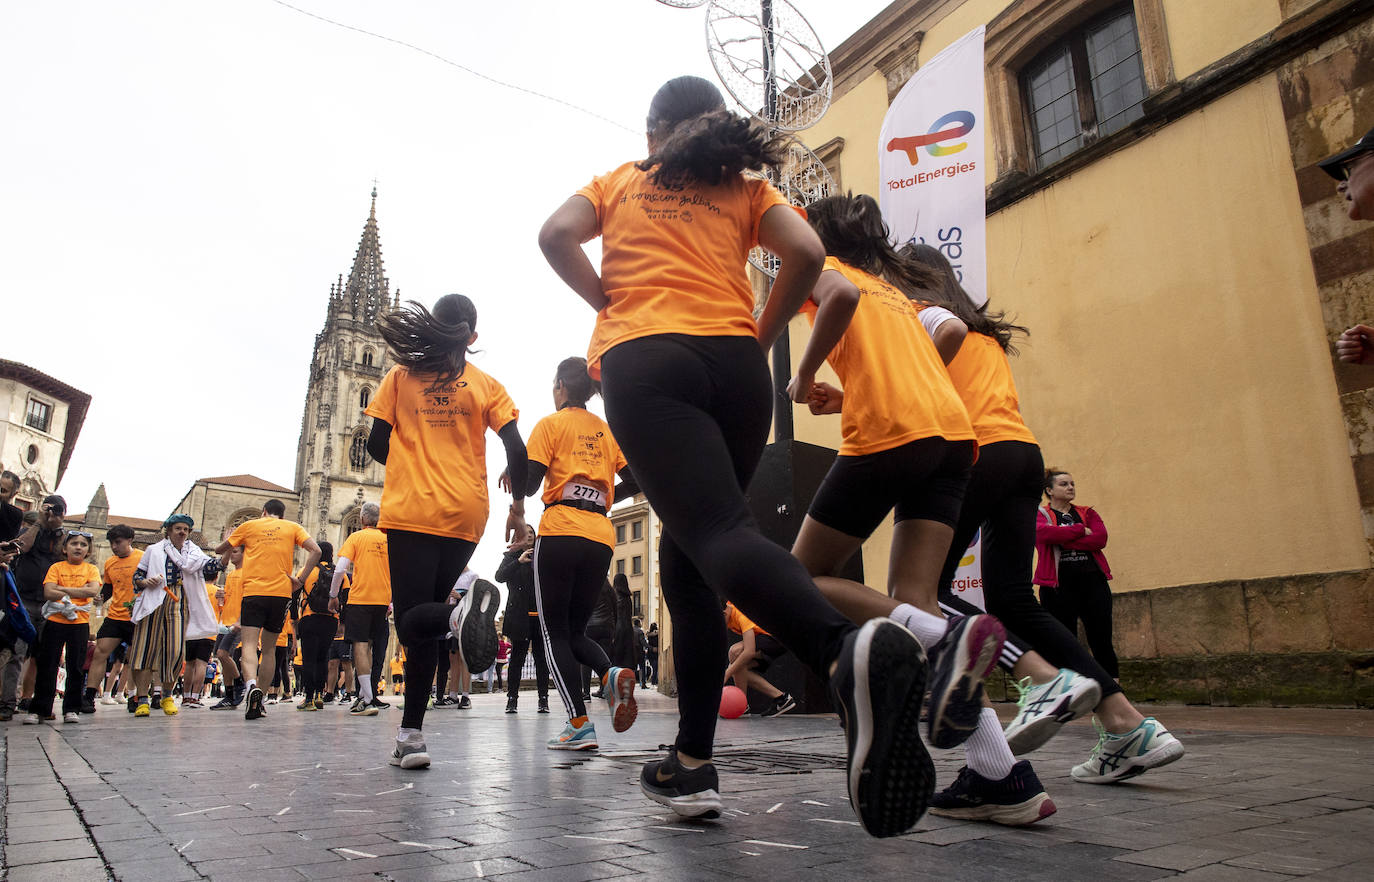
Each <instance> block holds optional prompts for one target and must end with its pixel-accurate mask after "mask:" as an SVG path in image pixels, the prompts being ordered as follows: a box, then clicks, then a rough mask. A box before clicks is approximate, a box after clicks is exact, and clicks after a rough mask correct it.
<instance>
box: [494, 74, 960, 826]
mask: <svg viewBox="0 0 1374 882" xmlns="http://www.w3.org/2000/svg"><path fill="white" fill-rule="evenodd" d="M647 129H648V132H647V134H648V151H649V158H648V159H645V160H643V161H640V162H628V163H626V164H624V165H622V166H620V167H619V168H617V169H615V170H614V171H612V172H610V173H608V174H606V175H604V176H602V177H599V178H596V179H595V180H593V181H592V182H591V183H590V184H589V185H587V186H586V187H584V188H583V189H582V190H580V191H579V192H578V193H577V195H575V196H573V197H572V198H571V199H569V200H568V201H567V202H566V203H564V204H563V205H562V206H561V207H560V208H559V209H558V210H557V211H556V212H554V214H553V216H552V217H550V218H549V219H548V221H546V222H545V224H544V227H543V229H542V230H541V231H540V234H539V244H540V247H541V248H542V249H543V252H544V255H545V257H546V258H547V259H548V261H549V263H550V265H551V266H552V267H553V268H554V270H555V271H556V272H557V273H558V274H559V276H560V277H562V279H563V280H564V281H565V282H567V283H568V285H569V286H570V287H571V288H572V289H573V290H574V291H575V292H576V293H577V294H578V296H580V297H582V299H583V300H585V301H586V302H587V303H588V304H589V305H591V306H592V307H593V308H594V309H596V310H597V312H598V315H597V322H596V329H595V331H594V333H593V335H592V341H591V346H590V349H589V352H588V358H587V360H588V369H589V371H590V373H591V374H592V376H593V377H599V378H600V379H601V382H602V394H603V396H604V397H605V400H606V415H607V418H608V421H609V423H610V427H611V430H612V432H614V434H615V438H616V440H617V442H619V444H620V445H621V448H622V449H623V450H624V452H625V457H626V459H627V460H628V461H629V465H630V468H631V469H632V470H633V472H634V476H635V480H636V481H638V482H639V485H640V487H642V488H643V490H644V493H645V495H646V496H647V497H648V499H649V503H650V504H651V505H652V506H653V507H654V510H655V511H657V512H658V513H659V515H660V516H661V517H662V518H663V524H664V530H663V536H662V541H661V544H660V573H661V575H662V579H663V590H664V596H665V598H666V600H667V603H668V607H669V610H670V611H671V613H672V616H673V623H674V625H675V627H676V628H677V629H678V632H679V633H682V634H691V635H692V638H693V639H691V640H684V641H679V642H678V643H677V644H676V645H675V647H674V649H675V656H674V660H675V663H676V666H677V671H676V673H677V679H678V710H679V714H680V719H679V723H678V734H677V739H676V742H675V744H674V746H673V748H672V749H671V750H670V751H669V753H668V755H667V756H666V757H665V758H663V759H661V760H657V761H654V762H650V763H648V764H647V765H646V766H645V767H644V770H643V772H642V774H641V776H640V786H641V788H642V789H643V791H644V792H645V794H647V795H648V796H649V797H650V798H651V799H653V800H655V801H656V802H660V803H662V804H664V805H667V806H670V807H671V808H672V809H673V810H674V811H676V812H678V813H679V814H683V815H694V816H703V817H716V816H719V813H720V804H721V803H720V795H719V793H718V792H717V786H718V784H717V776H716V770H715V767H714V765H713V764H712V763H711V752H712V743H713V741H714V738H715V723H716V712H717V710H718V708H719V706H720V692H721V685H722V675H723V674H724V670H725V657H726V646H725V642H726V641H725V620H724V618H723V616H722V615H721V607H720V599H719V598H720V596H723V597H725V598H726V599H729V600H732V601H733V602H734V603H735V604H736V605H737V606H738V607H739V608H740V609H741V611H743V612H744V613H745V614H746V615H748V616H749V617H750V618H751V619H753V620H754V621H756V622H758V624H759V625H760V626H762V627H763V628H765V629H766V630H767V631H768V632H769V633H771V634H773V635H775V636H776V637H778V638H779V639H780V640H781V641H782V642H783V644H784V645H785V646H787V647H788V648H789V649H791V650H792V651H793V652H794V653H796V655H797V657H798V658H800V659H801V660H802V661H803V662H805V663H806V664H807V665H808V666H809V667H810V668H811V669H812V670H813V671H815V672H816V674H817V675H819V676H821V677H822V678H829V681H830V689H831V694H832V697H833V699H834V703H835V705H836V707H837V708H838V709H839V711H840V714H841V718H842V721H843V723H844V727H845V732H846V736H847V738H848V741H849V768H848V772H849V793H850V800H851V803H852V805H853V806H854V809H855V811H856V812H857V813H858V815H859V818H860V820H861V821H862V823H863V826H864V828H865V829H866V830H868V832H869V833H871V834H873V835H875V836H891V835H895V834H898V833H901V832H903V831H905V830H907V829H908V828H910V827H911V826H912V825H913V824H914V823H915V822H916V820H917V819H918V818H920V816H921V814H922V813H923V812H924V811H925V807H926V802H927V800H928V798H929V793H930V792H931V790H932V789H933V784H932V783H931V782H932V776H933V767H932V764H931V761H930V756H929V755H928V754H927V753H926V750H925V747H924V746H923V745H922V744H921V741H920V737H919V734H918V733H917V722H918V719H919V715H920V704H921V697H922V692H923V690H924V688H925V660H924V656H923V654H922V652H921V650H920V646H919V644H917V643H916V641H915V640H914V639H913V638H912V636H911V634H910V632H908V631H907V630H906V629H905V628H902V627H900V626H899V625H897V624H895V623H893V622H890V621H887V620H882V621H873V622H868V623H867V624H865V625H864V626H863V627H862V628H855V626H854V625H853V624H851V623H850V622H849V621H848V620H847V619H845V617H844V616H842V615H840V614H839V612H838V611H836V610H835V608H834V607H832V606H830V605H829V604H828V603H826V601H825V598H824V597H822V596H821V594H820V592H819V591H818V590H817V589H816V587H815V584H814V583H813V582H812V581H811V579H810V578H809V577H808V575H807V573H806V571H805V569H803V568H802V566H801V564H800V563H798V562H797V560H796V559H795V558H793V557H792V556H791V555H789V554H788V553H787V552H786V550H785V549H782V548H780V547H779V546H777V545H775V544H773V543H772V542H770V541H769V540H768V539H766V538H764V536H763V535H762V534H761V533H760V532H759V530H758V527H757V525H756V524H755V523H754V520H753V518H752V517H751V516H750V514H749V509H748V505H747V503H746V500H745V496H744V489H745V487H747V486H748V484H749V480H750V478H751V477H752V476H753V473H754V470H755V468H756V467H757V466H758V462H759V457H760V456H761V454H762V452H763V447H764V444H765V442H766V441H767V439H768V425H769V418H770V415H771V413H772V400H773V395H772V389H771V384H770V379H769V374H768V365H767V362H766V360H765V358H764V353H765V352H766V351H767V350H768V349H769V348H770V347H771V346H772V345H773V342H774V341H775V340H776V339H777V338H778V336H779V335H780V334H781V333H782V332H783V330H784V329H785V328H786V324H787V320H788V319H789V318H790V317H791V316H792V315H793V314H794V313H795V312H796V310H797V308H798V307H799V306H800V305H801V302H802V301H803V300H804V299H805V298H806V296H807V294H808V293H809V292H810V290H811V288H812V286H813V284H814V283H815V280H816V276H817V274H818V273H819V272H820V268H821V263H822V261H823V260H824V253H823V251H822V249H821V246H820V243H819V242H817V240H816V236H815V234H814V233H812V232H811V230H810V229H809V228H808V227H807V225H806V223H805V221H803V220H802V218H801V216H800V214H799V213H798V212H797V211H796V210H795V209H794V208H792V207H791V206H789V205H788V204H787V200H786V199H785V198H784V197H783V196H782V195H781V194H780V193H779V192H778V191H777V190H776V189H774V188H773V187H772V186H770V185H769V184H768V183H767V182H766V181H765V180H763V179H761V178H760V177H757V176H755V177H746V176H745V175H744V174H743V172H745V171H746V170H754V171H757V170H759V169H761V168H763V167H764V166H765V165H767V164H769V163H776V162H778V161H779V159H780V158H781V152H780V150H781V146H782V144H781V142H779V141H777V140H773V139H771V138H770V137H769V136H768V134H767V133H766V132H765V131H764V130H763V129H762V128H761V127H759V126H756V125H754V124H752V123H750V122H748V121H746V120H744V119H741V118H739V117H736V116H734V115H732V114H731V113H730V112H729V111H727V110H726V109H725V103H724V100H723V99H722V98H721V95H720V92H719V91H718V90H717V89H716V88H715V86H713V85H711V84H710V83H709V82H707V81H706V80H703V79H701V78H699V77H679V78H678V79H675V80H671V81H670V82H668V83H666V84H665V85H664V86H663V87H662V88H661V89H659V91H658V93H657V94H656V95H655V96H654V99H653V101H652V102H651V104H650V106H649V116H648V121H647ZM598 235H599V236H601V237H602V238H603V243H602V258H601V260H602V263H601V273H600V274H598V272H597V271H596V269H595V268H594V267H593V266H592V264H591V261H590V260H589V259H588V258H587V255H586V254H585V252H583V250H582V247H581V244H582V243H583V242H586V241H589V240H591V239H593V238H595V237H596V236H598ZM756 243H757V244H762V245H763V246H764V247H765V248H767V249H768V250H770V251H771V252H772V253H773V254H774V255H776V256H777V257H778V258H780V259H781V266H780V269H779V271H778V275H777V278H776V280H775V282H774V285H773V289H772V292H771V294H770V295H769V297H768V301H767V304H766V305H765V307H764V310H763V314H762V317H761V318H760V319H759V321H758V322H757V323H756V322H755V320H754V316H753V308H754V296H753V292H752V290H751V289H750V286H749V280H748V277H747V276H746V274H745V266H746V263H745V257H746V255H747V253H748V251H749V249H750V248H751V247H752V246H753V245H755V244H756ZM524 486H526V485H522V484H519V483H517V484H516V487H517V490H519V489H522V488H523V487H524Z"/></svg>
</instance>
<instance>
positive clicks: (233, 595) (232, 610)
mask: <svg viewBox="0 0 1374 882" xmlns="http://www.w3.org/2000/svg"><path fill="white" fill-rule="evenodd" d="M242 607H243V570H230V571H229V573H228V574H227V575H225V577H224V605H223V606H221V607H220V608H219V623H220V624H221V625H234V624H237V623H238V620H239V610H240V609H241V608H242Z"/></svg>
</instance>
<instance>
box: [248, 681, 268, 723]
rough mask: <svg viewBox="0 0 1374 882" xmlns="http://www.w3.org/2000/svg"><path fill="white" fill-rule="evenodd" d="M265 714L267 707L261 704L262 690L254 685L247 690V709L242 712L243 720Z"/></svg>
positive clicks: (253, 718) (254, 718)
mask: <svg viewBox="0 0 1374 882" xmlns="http://www.w3.org/2000/svg"><path fill="white" fill-rule="evenodd" d="M265 716H267V708H265V707H263V706H262V690H261V689H259V688H258V687H256V686H254V687H253V688H252V689H249V690H248V709H247V710H246V711H244V712H243V718H244V719H245V720H256V719H258V718H259V717H265Z"/></svg>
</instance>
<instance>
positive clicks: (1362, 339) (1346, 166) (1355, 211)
mask: <svg viewBox="0 0 1374 882" xmlns="http://www.w3.org/2000/svg"><path fill="white" fill-rule="evenodd" d="M1317 166H1318V167H1319V168H1321V170H1322V171H1324V172H1326V173H1327V174H1328V175H1330V176H1331V177H1333V178H1335V179H1336V180H1337V181H1339V183H1338V184H1337V185H1336V192H1337V193H1338V194H1339V195H1340V196H1341V197H1342V198H1344V199H1345V201H1346V203H1347V205H1346V209H1345V210H1346V216H1347V217H1349V218H1350V219H1351V220H1354V221H1358V220H1364V221H1374V129H1370V130H1369V131H1368V132H1366V133H1365V136H1364V137H1363V138H1361V139H1360V140H1358V141H1356V142H1355V143H1354V144H1352V145H1351V146H1350V147H1347V148H1346V149H1345V150H1342V151H1341V152H1340V153H1337V154H1335V155H1334V156H1328V157H1327V158H1326V159H1323V160H1322V161H1321V162H1319V163H1317ZM1336 355H1337V357H1338V358H1340V360H1341V361H1346V362H1350V363H1352V364H1374V327H1370V326H1369V325H1356V326H1355V327H1353V328H1349V329H1347V330H1346V331H1345V332H1344V333H1342V334H1341V335H1340V336H1339V337H1337V338H1336Z"/></svg>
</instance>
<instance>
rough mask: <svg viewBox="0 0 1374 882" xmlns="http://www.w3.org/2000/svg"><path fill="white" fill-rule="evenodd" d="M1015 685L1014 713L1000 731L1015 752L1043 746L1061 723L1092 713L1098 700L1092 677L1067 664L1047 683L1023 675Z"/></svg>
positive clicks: (1099, 696) (1017, 753) (1055, 732)
mask: <svg viewBox="0 0 1374 882" xmlns="http://www.w3.org/2000/svg"><path fill="white" fill-rule="evenodd" d="M1015 686H1016V688H1017V690H1018V692H1019V693H1020V694H1019V695H1018V697H1017V699H1016V705H1017V710H1016V716H1015V717H1012V720H1011V722H1010V723H1008V724H1007V728H1006V730H1005V731H1004V732H1003V734H1004V735H1005V736H1006V738H1007V746H1008V747H1010V748H1011V752H1012V753H1014V754H1016V755H1017V756H1020V755H1021V754H1023V753H1030V752H1031V751H1032V750H1035V749H1036V748H1038V747H1041V746H1043V745H1044V744H1045V742H1047V741H1049V740H1050V739H1051V738H1053V737H1054V736H1055V735H1056V734H1057V733H1058V732H1059V728H1060V727H1061V726H1063V725H1064V724H1065V723H1067V722H1068V721H1069V720H1072V719H1073V718H1074V717H1077V716H1081V715H1082V714H1088V713H1092V709H1093V708H1095V707H1097V703H1098V702H1099V701H1101V700H1102V687H1101V686H1099V685H1098V684H1097V681H1096V680H1091V679H1089V678H1087V677H1084V676H1083V675H1082V674H1078V673H1076V672H1074V671H1070V670H1069V669H1068V668H1060V669H1059V673H1058V674H1056V675H1055V677H1054V679H1053V680H1051V681H1050V682H1048V683H1042V684H1040V685H1039V686H1035V685H1033V684H1032V683H1031V681H1030V677H1026V678H1024V679H1022V680H1021V682H1019V683H1016V684H1015Z"/></svg>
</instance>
